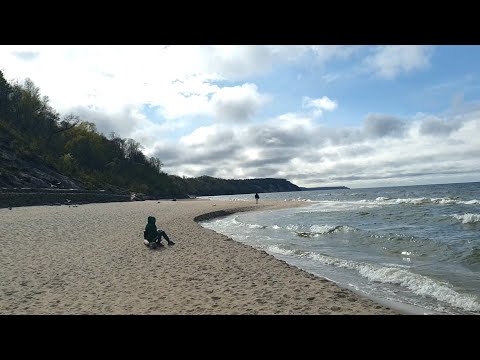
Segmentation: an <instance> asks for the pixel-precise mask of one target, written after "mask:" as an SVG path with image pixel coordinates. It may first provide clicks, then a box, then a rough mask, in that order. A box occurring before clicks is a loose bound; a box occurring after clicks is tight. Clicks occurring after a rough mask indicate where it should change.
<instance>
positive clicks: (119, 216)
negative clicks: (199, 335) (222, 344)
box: [0, 199, 397, 315]
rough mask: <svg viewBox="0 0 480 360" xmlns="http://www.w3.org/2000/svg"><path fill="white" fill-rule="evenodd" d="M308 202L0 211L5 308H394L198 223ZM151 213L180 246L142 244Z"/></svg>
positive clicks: (1, 307) (0, 301)
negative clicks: (156, 247)
mask: <svg viewBox="0 0 480 360" xmlns="http://www.w3.org/2000/svg"><path fill="white" fill-rule="evenodd" d="M304 205H305V204H304V203H302V202H296V201H288V202H274V201H270V202H266V201H261V202H260V204H258V205H255V202H254V201H251V202H250V201H246V202H234V201H211V200H202V199H195V200H185V201H175V202H174V201H166V200H165V201H160V202H157V201H145V202H122V203H102V204H86V205H80V206H78V207H73V206H71V207H69V206H65V205H63V206H32V207H17V208H13V209H12V210H8V209H0V258H1V259H2V261H1V264H0V268H1V269H0V270H1V282H0V314H193V315H199V314H229V315H233V314H268V315H270V314H272V315H273V314H295V315H307V314H308V315H324V314H332V315H333V314H339V315H341V314H352V315H360V314H396V313H397V312H396V311H394V310H392V309H389V308H388V307H385V306H383V305H380V304H377V303H375V302H373V301H371V300H370V299H367V298H363V297H360V296H359V295H357V294H355V293H353V292H351V291H349V290H347V289H343V288H340V287H338V286H337V285H336V284H334V283H333V282H330V281H328V280H325V279H322V278H319V277H315V276H313V275H311V274H309V273H307V272H305V271H303V270H300V269H298V268H296V267H293V266H290V265H288V264H287V263H285V262H283V261H280V260H277V259H275V258H274V257H273V256H271V255H269V254H267V253H265V252H263V251H259V250H256V249H254V248H252V247H249V246H247V245H244V244H241V243H238V242H235V241H233V240H231V239H229V238H228V237H226V236H224V235H221V234H218V233H215V232H213V231H211V230H208V229H205V228H203V227H202V226H200V225H199V224H198V223H197V222H196V221H195V220H199V219H207V218H211V217H212V216H219V215H225V214H228V213H232V212H236V211H249V210H252V209H253V210H268V209H276V208H285V207H293V206H304ZM214 212H215V214H212V213H214ZM149 215H153V216H155V217H156V218H157V226H158V227H159V228H162V229H163V230H165V231H166V233H167V234H168V235H169V237H170V238H171V239H172V240H173V241H175V243H176V244H175V245H174V246H171V247H167V246H165V247H164V248H160V249H157V250H151V249H148V248H147V247H146V246H145V245H144V244H143V230H144V227H145V224H146V221H147V217H148V216H149ZM164 243H165V242H164Z"/></svg>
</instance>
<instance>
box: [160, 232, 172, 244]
mask: <svg viewBox="0 0 480 360" xmlns="http://www.w3.org/2000/svg"><path fill="white" fill-rule="evenodd" d="M158 233H159V234H160V238H161V237H162V236H163V237H164V238H165V240H167V242H168V245H175V243H174V242H173V241H171V240H170V239H169V238H168V235H167V233H166V232H165V231H163V230H158Z"/></svg>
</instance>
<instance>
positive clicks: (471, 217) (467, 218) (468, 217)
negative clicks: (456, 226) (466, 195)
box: [450, 214, 480, 224]
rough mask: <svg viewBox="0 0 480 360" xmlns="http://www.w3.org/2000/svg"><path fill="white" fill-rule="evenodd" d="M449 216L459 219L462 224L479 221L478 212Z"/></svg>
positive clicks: (479, 215)
mask: <svg viewBox="0 0 480 360" xmlns="http://www.w3.org/2000/svg"><path fill="white" fill-rule="evenodd" d="M450 216H451V217H453V218H455V219H457V220H460V221H461V222H462V223H463V224H476V223H480V214H463V215H459V214H453V215H450Z"/></svg>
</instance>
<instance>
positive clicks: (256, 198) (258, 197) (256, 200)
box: [255, 193, 260, 204]
mask: <svg viewBox="0 0 480 360" xmlns="http://www.w3.org/2000/svg"><path fill="white" fill-rule="evenodd" d="M258 199H260V196H258V193H255V202H256V203H257V204H258Z"/></svg>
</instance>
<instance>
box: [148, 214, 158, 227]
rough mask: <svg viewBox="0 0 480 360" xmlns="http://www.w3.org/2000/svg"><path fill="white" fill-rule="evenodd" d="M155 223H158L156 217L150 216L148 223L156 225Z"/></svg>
mask: <svg viewBox="0 0 480 360" xmlns="http://www.w3.org/2000/svg"><path fill="white" fill-rule="evenodd" d="M155 221H156V219H155V217H153V216H149V217H148V223H149V224H153V225H155Z"/></svg>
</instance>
